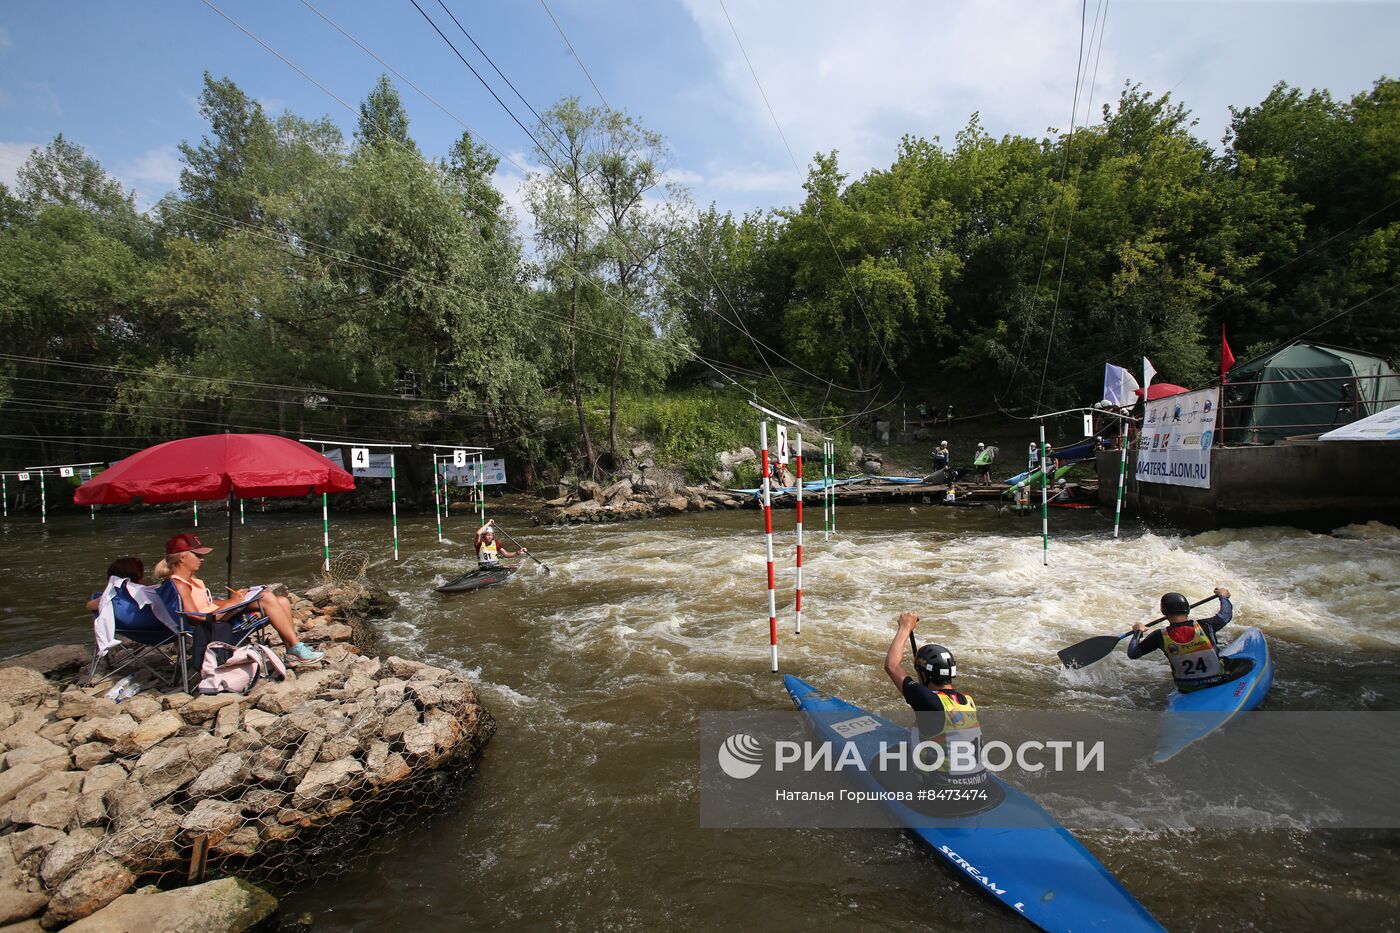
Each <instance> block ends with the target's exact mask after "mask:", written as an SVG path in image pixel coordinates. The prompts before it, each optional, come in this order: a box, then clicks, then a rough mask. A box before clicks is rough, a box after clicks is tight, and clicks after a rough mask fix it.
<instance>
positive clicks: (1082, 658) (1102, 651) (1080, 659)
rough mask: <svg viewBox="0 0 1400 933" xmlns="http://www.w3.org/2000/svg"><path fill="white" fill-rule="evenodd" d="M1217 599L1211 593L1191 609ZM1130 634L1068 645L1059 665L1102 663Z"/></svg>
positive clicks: (1071, 665) (1084, 665) (1105, 636)
mask: <svg viewBox="0 0 1400 933" xmlns="http://www.w3.org/2000/svg"><path fill="white" fill-rule="evenodd" d="M1218 598H1219V597H1217V596H1216V595H1215V594H1213V593H1212V594H1211V595H1210V596H1207V597H1206V598H1205V599H1202V600H1200V601H1199V602H1194V603H1192V604H1191V608H1192V609H1195V608H1196V607H1197V606H1204V605H1205V604H1206V603H1208V602H1210V601H1211V600H1212V599H1218ZM1165 621H1167V617H1166V616H1159V617H1158V618H1156V619H1153V620H1152V621H1151V622H1149V623H1147V626H1148V628H1151V627H1152V626H1154V625H1156V624H1157V623H1158V622H1165ZM1131 634H1133V633H1132V631H1131V630H1129V631H1126V632H1124V633H1123V634H1122V635H1118V636H1113V635H1095V636H1094V637H1093V638H1086V639H1084V640H1083V641H1081V642H1080V643H1079V644H1077V645H1070V646H1069V647H1068V648H1061V649H1060V650H1059V652H1058V654H1059V656H1060V663H1062V664H1063V665H1064V666H1065V667H1068V668H1070V669H1074V668H1079V667H1087V666H1088V665H1090V664H1093V663H1094V662H1095V661H1102V660H1103V659H1104V658H1106V657H1108V656H1109V655H1110V654H1112V653H1113V649H1114V648H1117V647H1118V643H1119V642H1120V641H1122V640H1123V639H1125V638H1127V637H1128V636H1129V635H1131Z"/></svg>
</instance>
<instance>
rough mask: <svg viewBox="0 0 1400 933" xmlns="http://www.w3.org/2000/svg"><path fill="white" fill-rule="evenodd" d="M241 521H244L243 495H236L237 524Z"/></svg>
mask: <svg viewBox="0 0 1400 933" xmlns="http://www.w3.org/2000/svg"><path fill="white" fill-rule="evenodd" d="M243 523H244V522H243V497H242V496H239V497H238V524H240V525H242V524H243Z"/></svg>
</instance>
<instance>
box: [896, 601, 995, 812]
mask: <svg viewBox="0 0 1400 933" xmlns="http://www.w3.org/2000/svg"><path fill="white" fill-rule="evenodd" d="M918 624H919V614H918V613H917V612H902V613H900V616H899V623H898V625H899V628H898V631H896V632H895V636H894V640H893V641H891V642H890V649H889V651H887V652H886V653H885V673H886V674H888V675H889V678H890V680H891V681H892V682H893V683H894V685H895V689H897V690H898V691H899V693H900V695H901V696H903V697H904V702H906V703H908V704H909V706H910V708H911V709H913V710H914V719H915V721H916V722H917V723H918V739H919V741H920V742H934V743H937V744H938V745H941V746H942V747H943V750H944V754H943V755H942V756H941V759H940V756H937V755H932V756H930V755H922V756H921V761H922V762H923V763H924V764H925V765H927V766H932V765H933V760H934V759H940V762H941V763H939V764H938V766H937V767H935V768H932V771H931V773H930V774H929V777H933V778H934V779H936V780H942V781H945V782H949V783H954V784H973V785H977V784H981V783H982V782H983V781H984V780H985V779H986V770H985V769H984V768H983V766H982V727H981V726H980V725H978V722H977V704H976V703H974V702H973V700H972V697H971V696H969V695H968V694H966V693H963V692H962V691H960V690H955V689H953V678H954V677H956V676H957V674H958V666H957V664H956V663H955V662H954V661H953V653H952V652H951V651H949V650H948V649H947V648H945V647H943V646H942V645H935V644H926V645H923V646H921V647H920V648H919V650H918V651H917V652H916V653H915V654H914V672H915V673H916V674H918V678H919V679H918V680H915V679H914V678H913V677H910V676H908V675H907V674H905V673H904V666H903V665H904V646H905V645H906V644H907V643H908V642H909V640H910V636H911V635H913V633H914V629H915V627H916V626H918Z"/></svg>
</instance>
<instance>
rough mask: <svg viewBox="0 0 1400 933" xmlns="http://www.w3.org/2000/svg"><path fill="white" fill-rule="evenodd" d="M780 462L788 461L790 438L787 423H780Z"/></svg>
mask: <svg viewBox="0 0 1400 933" xmlns="http://www.w3.org/2000/svg"><path fill="white" fill-rule="evenodd" d="M778 462H779V463H783V464H786V463H787V462H788V439H787V425H785V424H780V425H778Z"/></svg>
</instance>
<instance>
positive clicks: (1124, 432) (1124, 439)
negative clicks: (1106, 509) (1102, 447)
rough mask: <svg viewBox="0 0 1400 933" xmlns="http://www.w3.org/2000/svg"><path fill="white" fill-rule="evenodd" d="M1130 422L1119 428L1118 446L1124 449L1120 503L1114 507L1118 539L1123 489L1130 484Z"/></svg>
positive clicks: (1120, 479) (1119, 466)
mask: <svg viewBox="0 0 1400 933" xmlns="http://www.w3.org/2000/svg"><path fill="white" fill-rule="evenodd" d="M1128 438H1129V434H1128V422H1127V421H1122V422H1120V423H1119V426H1118V445H1119V447H1121V448H1122V449H1121V450H1120V451H1119V452H1118V502H1117V504H1116V505H1115V506H1114V507H1113V537H1115V538H1116V537H1118V524H1119V522H1120V521H1121V519H1122V517H1123V487H1124V486H1126V485H1127V482H1128Z"/></svg>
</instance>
